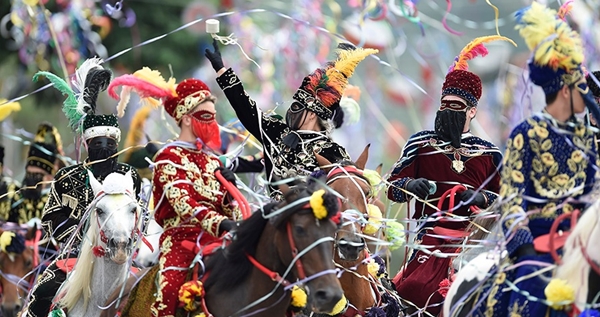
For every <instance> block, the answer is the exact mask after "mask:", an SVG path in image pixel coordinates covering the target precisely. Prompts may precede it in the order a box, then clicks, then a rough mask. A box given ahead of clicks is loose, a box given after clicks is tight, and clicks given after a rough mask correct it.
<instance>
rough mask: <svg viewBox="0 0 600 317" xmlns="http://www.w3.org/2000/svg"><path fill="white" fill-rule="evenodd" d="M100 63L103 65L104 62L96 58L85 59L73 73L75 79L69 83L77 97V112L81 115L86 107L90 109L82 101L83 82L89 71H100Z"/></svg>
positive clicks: (83, 92)
mask: <svg viewBox="0 0 600 317" xmlns="http://www.w3.org/2000/svg"><path fill="white" fill-rule="evenodd" d="M102 63H104V61H103V60H102V59H101V58H98V57H93V58H88V59H86V60H85V62H83V64H81V66H79V68H77V70H76V71H75V78H73V80H72V81H71V84H72V85H73V87H74V88H75V89H74V90H75V96H76V97H77V110H78V111H79V112H81V113H82V114H83V113H85V111H84V109H85V107H86V106H88V107H90V105H89V104H88V103H87V102H85V101H84V99H83V96H84V94H85V80H86V78H87V75H88V73H89V72H90V70H92V69H96V68H100V69H102V68H103V67H102Z"/></svg>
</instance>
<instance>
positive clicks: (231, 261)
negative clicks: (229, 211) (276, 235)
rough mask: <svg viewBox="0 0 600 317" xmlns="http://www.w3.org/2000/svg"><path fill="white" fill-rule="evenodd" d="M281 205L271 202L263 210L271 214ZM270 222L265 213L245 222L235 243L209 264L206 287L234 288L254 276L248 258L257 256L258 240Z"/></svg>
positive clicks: (258, 213)
mask: <svg viewBox="0 0 600 317" xmlns="http://www.w3.org/2000/svg"><path fill="white" fill-rule="evenodd" d="M277 204H278V203H270V204H268V205H266V206H265V207H264V208H263V210H264V212H265V214H268V213H270V212H271V210H272V209H273V207H275V206H276V205H277ZM268 221H269V220H268V219H266V218H265V217H263V215H262V212H260V211H255V212H254V213H253V214H252V216H250V218H248V219H246V220H244V221H243V222H242V223H241V225H240V226H239V227H238V229H237V231H236V238H235V240H234V241H233V242H232V243H231V244H230V245H229V246H228V247H227V248H225V249H221V250H219V251H217V252H216V253H215V254H213V255H211V256H210V257H209V258H208V260H207V261H206V271H207V272H210V273H209V275H208V279H207V280H206V283H205V288H209V287H211V286H216V287H217V291H223V290H227V289H231V288H233V287H234V286H236V285H239V284H240V283H242V282H243V281H244V280H245V279H246V278H248V277H249V276H250V272H251V270H252V268H253V267H254V266H253V265H252V263H250V261H248V258H247V257H246V255H247V254H248V255H251V256H255V255H256V248H257V247H258V241H259V240H260V237H261V235H262V233H263V230H264V229H265V226H266V225H267V222H268Z"/></svg>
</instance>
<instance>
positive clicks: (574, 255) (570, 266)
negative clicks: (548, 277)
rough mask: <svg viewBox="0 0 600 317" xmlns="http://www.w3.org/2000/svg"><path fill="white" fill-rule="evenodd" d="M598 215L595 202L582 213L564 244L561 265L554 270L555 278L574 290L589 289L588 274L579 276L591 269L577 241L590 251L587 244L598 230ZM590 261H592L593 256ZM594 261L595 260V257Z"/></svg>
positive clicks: (598, 205)
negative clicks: (566, 282) (564, 281)
mask: <svg viewBox="0 0 600 317" xmlns="http://www.w3.org/2000/svg"><path fill="white" fill-rule="evenodd" d="M599 214H600V201H597V202H596V203H594V204H593V205H592V206H591V207H589V208H588V209H587V210H586V211H585V212H583V215H582V216H581V218H580V219H579V220H578V221H577V225H576V226H575V228H574V229H573V231H572V232H571V234H570V235H569V237H568V238H567V241H566V242H565V246H564V255H563V257H562V261H563V263H562V264H561V265H560V266H559V267H558V268H557V270H556V275H555V277H556V278H560V279H563V280H566V281H568V283H569V284H570V285H571V286H573V288H574V289H576V290H585V291H587V289H588V287H589V285H588V274H581V272H582V271H583V272H589V270H590V269H591V267H590V265H589V264H588V262H587V260H586V259H585V257H584V255H583V253H582V252H581V248H580V246H579V240H581V242H583V243H584V245H586V246H587V249H588V250H591V249H592V248H590V246H589V243H590V242H591V241H590V240H591V239H590V238H591V236H592V234H593V233H594V231H595V230H598V229H597V228H598V224H599V223H598V221H600V219H599ZM586 251H587V250H586ZM592 259H594V257H593V256H592ZM595 260H597V257H596V259H595ZM584 270H585V271H584Z"/></svg>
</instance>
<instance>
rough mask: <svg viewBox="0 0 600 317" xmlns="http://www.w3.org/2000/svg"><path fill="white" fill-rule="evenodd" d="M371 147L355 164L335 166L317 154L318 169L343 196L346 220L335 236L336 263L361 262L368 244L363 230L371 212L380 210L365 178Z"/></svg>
mask: <svg viewBox="0 0 600 317" xmlns="http://www.w3.org/2000/svg"><path fill="white" fill-rule="evenodd" d="M369 146H370V145H367V146H366V147H365V149H364V150H363V152H362V153H361V155H360V156H359V157H358V159H357V160H356V162H355V163H352V162H341V163H339V164H332V163H331V162H330V161H329V160H327V159H326V158H324V157H322V156H321V155H319V154H315V155H316V158H317V162H318V163H319V166H320V167H321V169H322V170H323V171H324V172H325V173H326V175H327V180H326V184H327V185H328V186H329V187H330V188H331V189H332V190H334V191H336V192H337V193H338V194H340V195H341V196H342V197H344V199H343V200H342V208H341V210H343V211H344V212H343V215H344V219H345V220H346V221H344V223H343V225H342V227H341V228H340V230H339V231H338V232H337V234H336V238H335V240H336V241H335V247H336V248H337V254H336V257H337V258H336V260H342V261H351V262H355V261H358V260H361V257H363V252H362V251H363V250H364V249H365V247H366V245H367V244H366V241H365V239H364V234H363V230H364V227H365V226H366V225H367V219H368V217H369V215H370V214H371V212H370V211H371V210H373V209H375V208H377V209H379V208H380V207H379V206H377V207H375V206H376V205H374V204H376V203H377V202H376V201H377V200H376V199H375V198H374V197H373V192H372V186H371V185H372V184H371V183H370V182H369V180H368V179H367V178H366V177H365V176H364V175H363V171H364V168H365V165H366V163H367V160H368V158H369ZM371 202H373V203H374V204H371ZM379 217H381V216H379ZM374 233H375V232H373V233H369V234H374Z"/></svg>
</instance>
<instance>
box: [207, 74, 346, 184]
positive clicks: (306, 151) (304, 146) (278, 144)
mask: <svg viewBox="0 0 600 317" xmlns="http://www.w3.org/2000/svg"><path fill="white" fill-rule="evenodd" d="M217 83H218V84H219V86H220V87H221V89H223V92H224V93H225V96H227V99H228V100H229V103H230V104H231V106H232V107H233V109H234V110H235V112H236V114H237V117H238V118H239V120H240V122H241V123H242V124H243V125H244V127H245V128H246V130H248V132H250V133H251V134H252V135H253V136H254V137H255V138H256V139H257V140H259V141H260V142H261V143H262V145H263V146H264V152H265V156H264V160H265V170H266V173H267V175H268V176H269V179H271V177H272V176H273V175H276V176H277V177H279V178H288V177H294V176H296V175H309V174H310V173H312V172H313V171H315V170H316V169H317V168H318V167H319V164H318V163H317V160H316V158H315V156H314V154H313V153H315V152H317V153H319V155H322V156H323V157H325V158H326V159H328V160H329V161H330V162H332V163H336V162H340V161H343V160H350V157H349V156H348V154H347V153H346V150H345V149H344V148H343V147H341V146H340V145H338V144H337V143H335V142H333V141H332V140H331V138H330V137H329V136H328V135H325V134H323V133H319V132H315V131H292V130H291V129H290V128H289V126H288V125H287V124H286V123H285V122H284V121H283V120H281V119H280V118H277V117H273V116H267V115H265V114H263V113H262V111H261V110H260V109H258V108H257V107H256V102H255V101H254V100H252V99H251V98H250V97H249V96H248V94H247V93H246V91H244V87H243V86H242V82H241V81H240V79H239V78H238V77H237V75H236V74H235V73H234V72H233V70H232V69H231V68H230V69H228V70H227V71H226V72H225V73H223V75H221V76H219V77H218V78H217ZM290 133H297V134H298V136H299V137H300V142H299V144H298V146H296V148H293V149H292V148H289V147H288V146H286V145H284V144H283V138H285V137H286V136H287V135H288V134H290ZM271 190H272V191H275V189H274V188H271Z"/></svg>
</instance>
